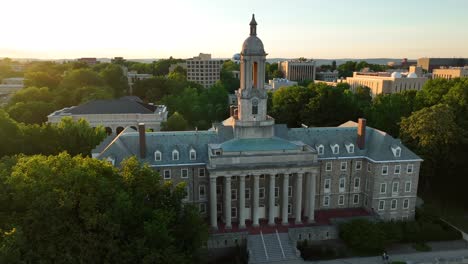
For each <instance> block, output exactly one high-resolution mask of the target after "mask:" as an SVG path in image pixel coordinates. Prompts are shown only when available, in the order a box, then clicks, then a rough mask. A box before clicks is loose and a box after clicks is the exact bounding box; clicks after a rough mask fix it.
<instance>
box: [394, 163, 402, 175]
mask: <svg viewBox="0 0 468 264" xmlns="http://www.w3.org/2000/svg"><path fill="white" fill-rule="evenodd" d="M393 173H394V174H396V175H399V174H400V173H401V165H395V167H394V168H393Z"/></svg>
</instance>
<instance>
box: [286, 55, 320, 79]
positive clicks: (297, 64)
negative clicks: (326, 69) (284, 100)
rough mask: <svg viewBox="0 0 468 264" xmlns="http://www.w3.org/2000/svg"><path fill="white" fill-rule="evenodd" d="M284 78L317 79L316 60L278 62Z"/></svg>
mask: <svg viewBox="0 0 468 264" xmlns="http://www.w3.org/2000/svg"><path fill="white" fill-rule="evenodd" d="M278 69H279V70H280V71H281V72H282V73H283V76H284V78H286V79H288V80H291V81H305V80H312V81H313V80H315V61H314V60H308V61H300V60H287V61H280V62H278Z"/></svg>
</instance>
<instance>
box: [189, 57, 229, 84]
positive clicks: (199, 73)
mask: <svg viewBox="0 0 468 264" xmlns="http://www.w3.org/2000/svg"><path fill="white" fill-rule="evenodd" d="M222 67H223V60H220V59H211V54H203V53H200V55H199V56H196V57H193V58H192V59H188V60H187V80H188V81H192V82H196V83H199V84H201V85H203V87H205V88H209V87H210V86H212V85H213V84H215V83H216V82H217V81H218V80H219V79H220V78H221V68H222Z"/></svg>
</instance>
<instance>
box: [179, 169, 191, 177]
mask: <svg viewBox="0 0 468 264" xmlns="http://www.w3.org/2000/svg"><path fill="white" fill-rule="evenodd" d="M184 171H185V172H187V173H186V174H185V176H184ZM188 174H189V173H188V169H180V178H182V179H187V178H188V177H189V175H188Z"/></svg>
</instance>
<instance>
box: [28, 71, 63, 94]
mask: <svg viewBox="0 0 468 264" xmlns="http://www.w3.org/2000/svg"><path fill="white" fill-rule="evenodd" d="M24 78H25V80H24V85H25V87H31V86H35V87H47V88H49V89H51V90H53V89H56V88H57V87H58V85H59V83H60V82H61V80H62V77H61V76H60V75H53V74H51V73H49V72H42V71H41V72H27V73H26V74H25V75H24Z"/></svg>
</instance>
